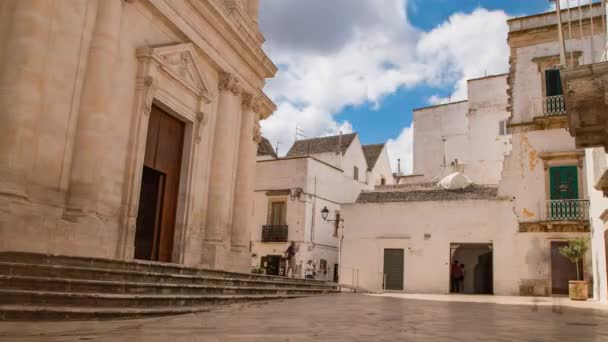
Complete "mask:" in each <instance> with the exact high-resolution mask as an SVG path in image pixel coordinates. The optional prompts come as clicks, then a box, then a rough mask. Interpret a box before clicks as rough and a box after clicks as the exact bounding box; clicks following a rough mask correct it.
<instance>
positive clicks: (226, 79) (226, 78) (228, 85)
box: [218, 72, 241, 96]
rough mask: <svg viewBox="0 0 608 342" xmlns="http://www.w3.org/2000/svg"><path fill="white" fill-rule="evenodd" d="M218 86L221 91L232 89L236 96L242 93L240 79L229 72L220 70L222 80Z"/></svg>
mask: <svg viewBox="0 0 608 342" xmlns="http://www.w3.org/2000/svg"><path fill="white" fill-rule="evenodd" d="M218 88H219V90H220V91H230V92H232V94H234V95H235V96H237V95H239V94H240V93H241V87H240V85H239V79H238V78H237V77H235V76H234V75H232V74H230V73H227V72H220V82H219V85H218Z"/></svg>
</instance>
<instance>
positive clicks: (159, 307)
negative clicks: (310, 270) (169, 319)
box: [0, 252, 337, 320]
mask: <svg viewBox="0 0 608 342" xmlns="http://www.w3.org/2000/svg"><path fill="white" fill-rule="evenodd" d="M335 292H337V290H336V288H335V287H334V286H332V285H328V284H326V283H324V282H320V281H311V280H304V279H291V278H284V277H272V276H263V275H255V274H244V273H230V272H222V271H213V270H205V269H199V268H192V267H184V266H181V265H175V264H160V263H152V262H144V261H120V260H109V259H92V258H81V257H67V256H59V255H45V254H35V253H22V252H0V320H85V319H112V318H126V317H128V318H132V317H141V316H154V315H156V316H159V315H178V314H185V313H192V312H198V311H206V310H208V309H209V308H210V307H211V306H212V305H217V304H227V303H235V302H244V301H260V300H271V299H288V298H298V297H305V296H314V295H321V294H328V293H335Z"/></svg>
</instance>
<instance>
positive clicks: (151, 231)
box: [135, 106, 185, 262]
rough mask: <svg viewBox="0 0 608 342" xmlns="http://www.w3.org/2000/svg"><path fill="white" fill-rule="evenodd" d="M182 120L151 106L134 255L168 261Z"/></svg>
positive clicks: (173, 219) (171, 239)
mask: <svg viewBox="0 0 608 342" xmlns="http://www.w3.org/2000/svg"><path fill="white" fill-rule="evenodd" d="M184 130H185V127H184V123H183V122H181V121H179V120H178V119H176V118H175V117H173V116H171V115H169V114H167V113H166V112H164V111H163V110H162V109H160V108H158V107H156V106H153V107H152V111H151V112H150V121H149V125H148V135H147V139H146V153H145V159H144V166H143V174H142V183H141V191H140V196H139V210H138V214H137V228H136V234H135V258H136V259H141V260H152V261H161V262H171V261H172V260H171V256H172V253H173V240H174V236H175V217H176V212H177V200H178V194H179V183H180V172H181V163H182V151H183V142H184Z"/></svg>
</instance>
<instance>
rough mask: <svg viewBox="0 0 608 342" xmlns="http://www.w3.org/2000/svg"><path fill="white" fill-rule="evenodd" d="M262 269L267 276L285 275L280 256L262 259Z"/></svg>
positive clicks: (269, 256) (268, 256)
mask: <svg viewBox="0 0 608 342" xmlns="http://www.w3.org/2000/svg"><path fill="white" fill-rule="evenodd" d="M262 267H264V268H265V269H266V274H267V275H273V276H279V275H280V276H282V275H285V270H284V262H283V257H282V256H280V255H267V256H265V257H262Z"/></svg>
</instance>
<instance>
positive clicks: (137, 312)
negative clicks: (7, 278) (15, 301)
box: [0, 301, 238, 321]
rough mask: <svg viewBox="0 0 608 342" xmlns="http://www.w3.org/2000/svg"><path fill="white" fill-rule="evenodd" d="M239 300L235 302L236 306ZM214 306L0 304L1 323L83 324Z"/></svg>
mask: <svg viewBox="0 0 608 342" xmlns="http://www.w3.org/2000/svg"><path fill="white" fill-rule="evenodd" d="M237 302H238V301H234V303H237ZM212 309H213V306H189V307H173V306H171V307H154V308H121V307H116V308H99V307H71V306H34V305H27V306H25V305H0V321H84V320H110V319H112V320H115V319H134V318H140V317H156V316H176V315H186V314H192V313H196V312H205V311H210V310H212Z"/></svg>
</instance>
